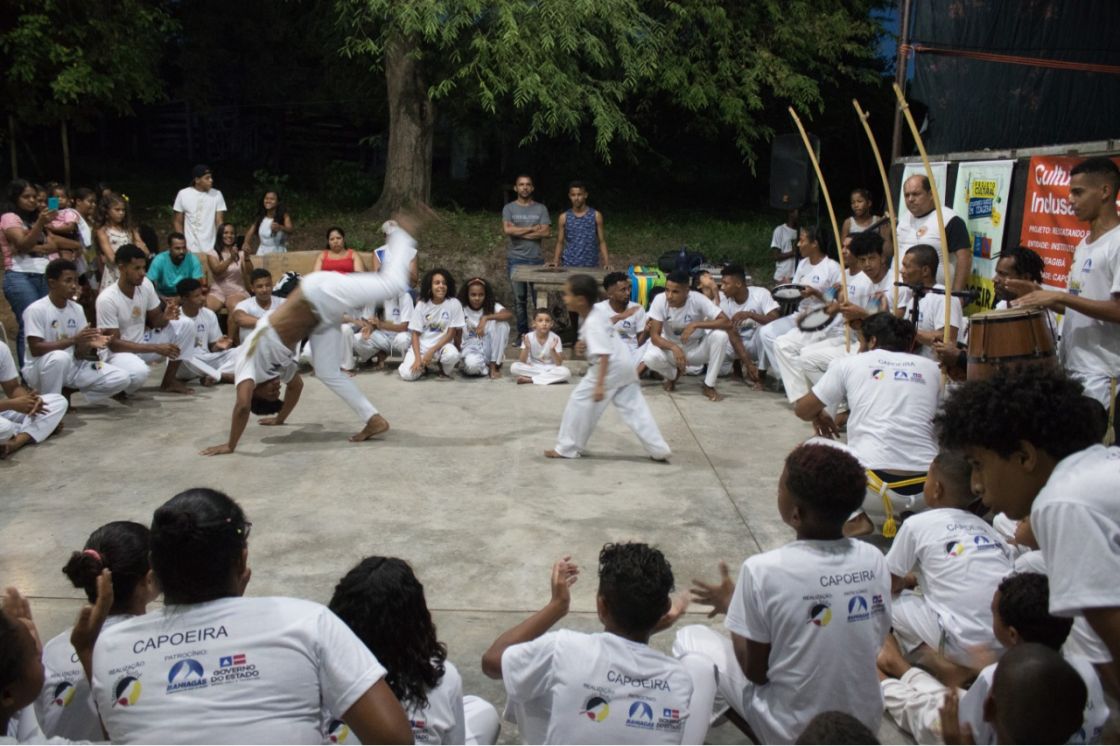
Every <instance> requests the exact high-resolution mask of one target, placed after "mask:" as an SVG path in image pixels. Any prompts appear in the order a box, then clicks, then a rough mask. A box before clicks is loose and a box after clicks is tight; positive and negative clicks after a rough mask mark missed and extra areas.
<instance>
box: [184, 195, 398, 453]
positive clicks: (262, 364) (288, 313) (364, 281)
mask: <svg viewBox="0 0 1120 746" xmlns="http://www.w3.org/2000/svg"><path fill="white" fill-rule="evenodd" d="M402 217H403V216H402ZM401 219H402V218H398V221H399V220H401ZM388 246H389V248H388V251H387V252H386V260H385V262H384V264H382V265H381V270H380V271H378V272H352V273H350V274H346V275H344V274H339V273H338V272H313V273H312V274H310V275H308V276H307V277H304V278H303V280H302V282H301V283H300V286H299V287H298V288H297V289H295V290H293V291H292V293H291V294H290V295H289V296H288V298H287V300H286V301H285V302H284V305H282V306H280V307H279V308H278V309H276V310H275V311H273V312H272V313H270V314H268V316H267V317H265V318H264V319H261V320H260V321H259V322H257V327H256V329H254V330H253V334H252V335H250V337H249V339H248V340H246V341H245V344H243V345H242V346H241V348H243V349H244V352H243V353H242V357H241V359H240V360H239V361H238V364H237V369H236V371H235V373H234V383H235V384H236V386H237V402H236V404H235V405H234V413H233V425H232V427H231V429H230V438H229V440H228V441H227V442H226V443H223V444H221V445H217V446H212V447H210V448H207V449H206V450H204V451H203V452H202V453H203V455H206V456H215V455H220V454H226V453H233V451H234V448H236V446H237V440H238V438H240V436H241V433H242V431H244V429H245V424H246V423H247V422H248V420H249V413H250V409H251V405H252V401H253V400H254V399H268V400H271V401H272V402H277V401H279V398H280V382H281V381H282V380H284V381H290V382H292V384H294V381H295V379H296V374H295V373H294V372H291V369H292V366H293V365H295V355H296V348H297V346H298V345H299V343H300V341H301V340H303V339H304V338H305V337H307V336H308V335H310V336H311V341H312V361H313V364H314V366H315V377H316V378H318V379H319V380H320V381H322V382H323V385H324V386H326V387H327V388H329V389H330V390H331V391H332V392H334V393H335V394H336V395H337V396H338V397H339V398H340V399H342V400H343V401H344V402H346V404H347V405H348V406H349V407H350V408H351V409H352V410H354V412H355V413H356V414H357V415H358V417H360V418H363V420H362V421H363V422H364V423H365V426H364V427H363V428H362V429H361V430H360V431H359V432H357V433H355V434H354V435H352V436H350V438H349V440H350V441H351V442H353V443H357V442H361V441H365V440H369V439H370V438H372V437H374V436H376V435H380V434H381V433H384V432H385V431H387V430H388V429H389V422H388V420H386V419H385V418H384V417H383V416H381V414H380V413H378V411H377V409H376V408H375V407H374V406H373V404H371V403H370V401H369V399H367V398H366V397H365V396H363V395H362V392H361V391H359V390H358V387H357V386H356V385H355V384H354V381H353V380H352V379H350V378H349V377H347V376H346V375H345V374H344V373H343V372H342V371H341V370H340V369H339V367H338V361H339V359H340V358H341V357H342V347H343V342H342V331H341V324H342V318H343V316H346V315H348V314H349V313H350V309H351V308H354V307H355V306H357V307H359V308H364V307H365V306H368V305H370V304H373V303H377V302H379V301H383V300H385V299H386V298H392V297H394V296H397V295H400V294H401V293H403V292H404V291H405V290H406V289H407V287H408V272H409V269H408V268H409V264H410V263H411V262H412V258H413V257H414V256H415V255H416V241H415V240H414V239H413V238H412V236H411V235H410V234H409V233H408V232H407V231H405V230H404V229H401V230H396V231H393V234H392V235H391V236H390V237H389V243H388ZM281 376H283V378H281ZM300 385H301V386H302V383H301V384H300ZM262 387H263V389H264V391H263V393H262V391H261V389H262ZM255 392H256V393H255ZM254 393H255V395H254ZM292 393H293V392H292V386H291V385H289V390H288V394H287V396H286V397H285V399H284V403H283V406H284V408H283V409H281V410H280V414H279V415H278V416H277V419H279V418H280V417H282V416H286V415H287V413H289V412H291V410H292V408H294V406H295V405H294V404H290V403H289V400H290V399H291V394H292ZM261 424H280V423H279V422H275V421H273V422H269V423H265V422H264V421H262V423H261Z"/></svg>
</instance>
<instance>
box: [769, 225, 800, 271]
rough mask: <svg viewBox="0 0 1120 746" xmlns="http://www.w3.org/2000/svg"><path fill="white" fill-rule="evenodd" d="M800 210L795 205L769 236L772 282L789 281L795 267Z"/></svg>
mask: <svg viewBox="0 0 1120 746" xmlns="http://www.w3.org/2000/svg"><path fill="white" fill-rule="evenodd" d="M800 220H801V211H800V210H798V209H797V208H796V207H795V208H793V209H792V210H790V211H789V212H787V213H786V222H784V223H782V224H781V225H779V226H778V227H777V228H775V229H774V233H773V234H772V235H771V236H770V254H771V255H772V256H773V257H774V282H775V284H778V285H782V284H784V283H787V282H789V281H790V279H791V278H792V277H793V273H794V270H796V269H797V227H798V223H799V222H800Z"/></svg>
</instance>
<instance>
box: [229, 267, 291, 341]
mask: <svg viewBox="0 0 1120 746" xmlns="http://www.w3.org/2000/svg"><path fill="white" fill-rule="evenodd" d="M249 289H250V290H251V291H252V292H253V294H252V295H251V296H249V297H248V298H246V299H245V300H243V301H241V302H240V303H238V304H237V305H236V306H235V307H234V309H233V316H231V317H230V323H231V324H232V325H233V326H234V327H235V328H236V329H237V333H236V334H235V335H234V336H235V337H236V338H237V340H238V343H240V342H241V341H243V340H244V339H245V338H246V337H248V336H249V334H250V333H251V332H252V330H253V328H254V327H256V325H257V321H258V320H260V319H263V318H264V317H265V315H266V314H268V313H271V312H272V311H274V310H276V309H277V308H279V307H280V305H281V304H283V302H284V299H283V298H281V297H280V296H278V295H273V294H272V273H271V272H269V271H268V270H267V269H262V268H260V267H258V268H256V269H254V270H253V271H252V272H251V273H250V274H249Z"/></svg>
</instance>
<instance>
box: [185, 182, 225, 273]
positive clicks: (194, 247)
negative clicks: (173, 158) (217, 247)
mask: <svg viewBox="0 0 1120 746" xmlns="http://www.w3.org/2000/svg"><path fill="white" fill-rule="evenodd" d="M172 209H173V210H174V211H175V218H174V225H175V230H176V231H177V232H179V233H182V234H184V235H185V236H186V238H187V248H188V249H190V250H191V251H193V252H194V253H196V254H213V253H214V240H215V238H216V237H217V232H218V226H219V225H221V224H222V223H224V222H225V215H226V199H225V197H223V196H222V193H221V192H219V191H218V190H217V189H215V188H214V176H213V174H211V173H210V168H209V167H208V166H204V165H202V164H199V165H197V166H195V167H194V170H193V171H192V172H191V185H190V186H189V187H184V188H183V189H180V190H179V193H178V194H176V195H175V204H174V205H173V206H172Z"/></svg>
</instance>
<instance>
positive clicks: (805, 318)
mask: <svg viewBox="0 0 1120 746" xmlns="http://www.w3.org/2000/svg"><path fill="white" fill-rule="evenodd" d="M835 316H836V314H834V313H829V312H828V311H826V310H825V309H824V307H823V306H822V307H821V308H814V309H813V310H812V311H809V312H807V313H804V314H802V315H801V316H800V317H799V318H798V319H797V328H798V329H800V330H801V331H803V332H815V331H818V330H820V329H824V328H825V327H826V326H828V325H829V323H831V322H832V319H833V318H835Z"/></svg>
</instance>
